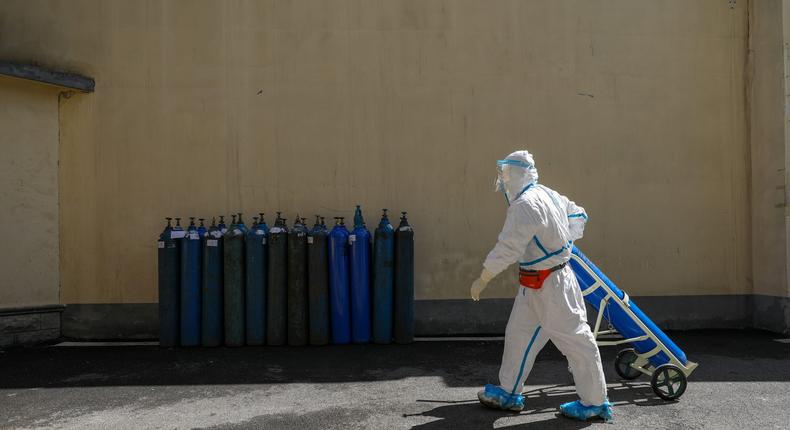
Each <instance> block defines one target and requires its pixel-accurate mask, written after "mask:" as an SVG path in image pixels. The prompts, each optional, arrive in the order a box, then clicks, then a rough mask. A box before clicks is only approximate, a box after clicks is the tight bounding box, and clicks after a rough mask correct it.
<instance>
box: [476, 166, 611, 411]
mask: <svg viewBox="0 0 790 430" xmlns="http://www.w3.org/2000/svg"><path fill="white" fill-rule="evenodd" d="M503 163H504V166H503V167H504V172H503V173H504V174H501V175H500V180H501V185H504V191H505V192H506V196H507V199H508V202H509V203H510V206H509V207H508V210H507V219H506V220H505V226H504V227H503V228H502V232H501V233H500V234H499V240H498V242H497V244H496V246H495V247H494V249H493V250H491V252H490V253H489V254H488V257H486V260H485V262H484V263H483V267H484V270H483V275H481V279H483V281H482V283H483V288H484V287H485V284H487V282H488V280H490V278H492V277H493V276H495V275H496V274H498V273H501V272H502V271H503V270H505V269H506V268H507V267H508V266H510V265H511V264H513V263H515V262H517V261H519V262H520V266H521V267H522V268H525V269H530V270H543V269H549V268H552V267H555V266H558V265H560V264H562V263H566V262H567V261H568V260H569V259H570V255H571V248H572V246H573V241H575V240H578V239H581V237H582V234H583V232H584V225H585V223H586V222H587V214H586V213H585V211H584V209H583V208H581V207H579V206H577V205H576V204H575V203H574V202H572V201H570V200H569V199H568V198H567V197H565V196H563V195H561V194H559V193H557V192H556V191H554V190H552V189H550V188H548V187H545V186H543V185H539V184H538V183H537V180H538V172H537V169H535V163H534V161H533V159H532V155H531V154H530V153H529V152H527V151H517V152H514V153H512V154H510V155H509V156H508V157H507V158H506V159H505V160H504V161H503V162H500V165H502V164H503ZM508 163H510V164H508ZM478 282H480V280H478ZM474 288H475V287H473V292H472V295H473V296H475V291H474ZM478 294H479V291H478ZM549 339H551V341H552V342H553V343H554V345H556V346H557V348H558V349H559V350H560V351H561V352H562V353H563V354H564V355H565V357H567V359H568V363H569V364H570V368H571V371H572V372H573V377H574V380H575V382H576V391H577V393H578V395H579V397H580V399H581V401H582V403H583V404H584V405H585V406H590V405H601V404H603V403H604V402H605V401H606V382H605V381H604V374H603V369H602V367H601V356H600V353H599V351H598V346H597V344H596V343H595V339H594V338H593V335H592V331H591V330H590V326H589V325H588V324H587V312H586V308H585V305H584V298H583V297H582V293H581V290H580V289H579V284H578V283H577V281H576V277H575V275H574V274H573V271H572V269H571V267H570V265H566V266H565V267H564V268H562V269H560V270H557V271H555V272H553V273H551V275H549V277H548V278H547V279H546V281H545V282H544V284H543V287H542V288H541V289H538V290H535V289H531V288H526V287H520V288H519V291H518V294H517V295H516V300H515V304H514V305H513V310H512V311H511V313H510V319H509V320H508V323H507V329H506V331H505V351H504V354H503V356H502V367H501V368H500V370H499V384H500V387H501V388H502V389H503V390H505V391H507V392H508V393H510V395H518V394H520V393H521V392H522V391H523V387H524V382H525V381H526V379H527V376H528V375H529V372H530V370H531V369H532V365H533V363H534V362H535V357H536V356H537V355H538V352H540V350H541V349H542V348H543V346H544V345H546V342H547V341H548V340H549Z"/></svg>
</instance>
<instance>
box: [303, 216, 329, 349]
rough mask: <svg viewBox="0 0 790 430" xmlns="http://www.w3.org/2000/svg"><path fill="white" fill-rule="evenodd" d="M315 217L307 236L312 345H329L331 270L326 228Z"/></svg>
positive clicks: (317, 217)
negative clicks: (328, 262) (328, 258)
mask: <svg viewBox="0 0 790 430" xmlns="http://www.w3.org/2000/svg"><path fill="white" fill-rule="evenodd" d="M319 218H320V217H319V216H318V215H316V216H315V225H314V226H313V229H312V230H310V231H309V232H308V236H307V290H308V306H307V309H308V312H309V317H308V319H307V320H308V321H309V324H310V345H326V344H327V343H329V268H328V267H327V254H326V246H327V235H328V232H327V230H326V226H324V225H321V222H320V221H319Z"/></svg>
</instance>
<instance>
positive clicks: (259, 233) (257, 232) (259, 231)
mask: <svg viewBox="0 0 790 430" xmlns="http://www.w3.org/2000/svg"><path fill="white" fill-rule="evenodd" d="M255 234H256V235H258V236H262V235H264V234H266V232H265V231H263V230H255Z"/></svg>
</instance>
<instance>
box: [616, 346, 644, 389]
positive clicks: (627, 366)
mask: <svg viewBox="0 0 790 430" xmlns="http://www.w3.org/2000/svg"><path fill="white" fill-rule="evenodd" d="M636 359H637V355H636V351H634V348H626V349H624V350H622V351H620V352H618V353H617V358H615V359H614V370H615V372H617V374H618V375H620V377H621V378H623V379H626V380H629V381H630V380H632V379H636V378H638V377H640V376H641V375H642V372H640V371H638V370H636V369H634V368H633V367H631V364H632V363H633V362H635V361H636Z"/></svg>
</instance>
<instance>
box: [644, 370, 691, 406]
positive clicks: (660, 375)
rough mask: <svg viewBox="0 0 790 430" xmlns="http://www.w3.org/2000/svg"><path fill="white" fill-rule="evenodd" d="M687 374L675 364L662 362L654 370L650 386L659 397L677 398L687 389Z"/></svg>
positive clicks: (665, 398) (666, 398)
mask: <svg viewBox="0 0 790 430" xmlns="http://www.w3.org/2000/svg"><path fill="white" fill-rule="evenodd" d="M687 385H688V382H687V381H686V375H685V374H684V373H683V371H682V370H680V368H679V367H677V366H675V365H674V364H662V365H661V366H658V367H657V368H656V370H655V371H654V372H653V378H651V380H650V386H651V387H652V388H653V392H654V393H656V395H657V396H658V397H661V398H662V399H664V400H677V399H679V398H680V396H682V395H683V393H684V392H685V391H686V386H687Z"/></svg>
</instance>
